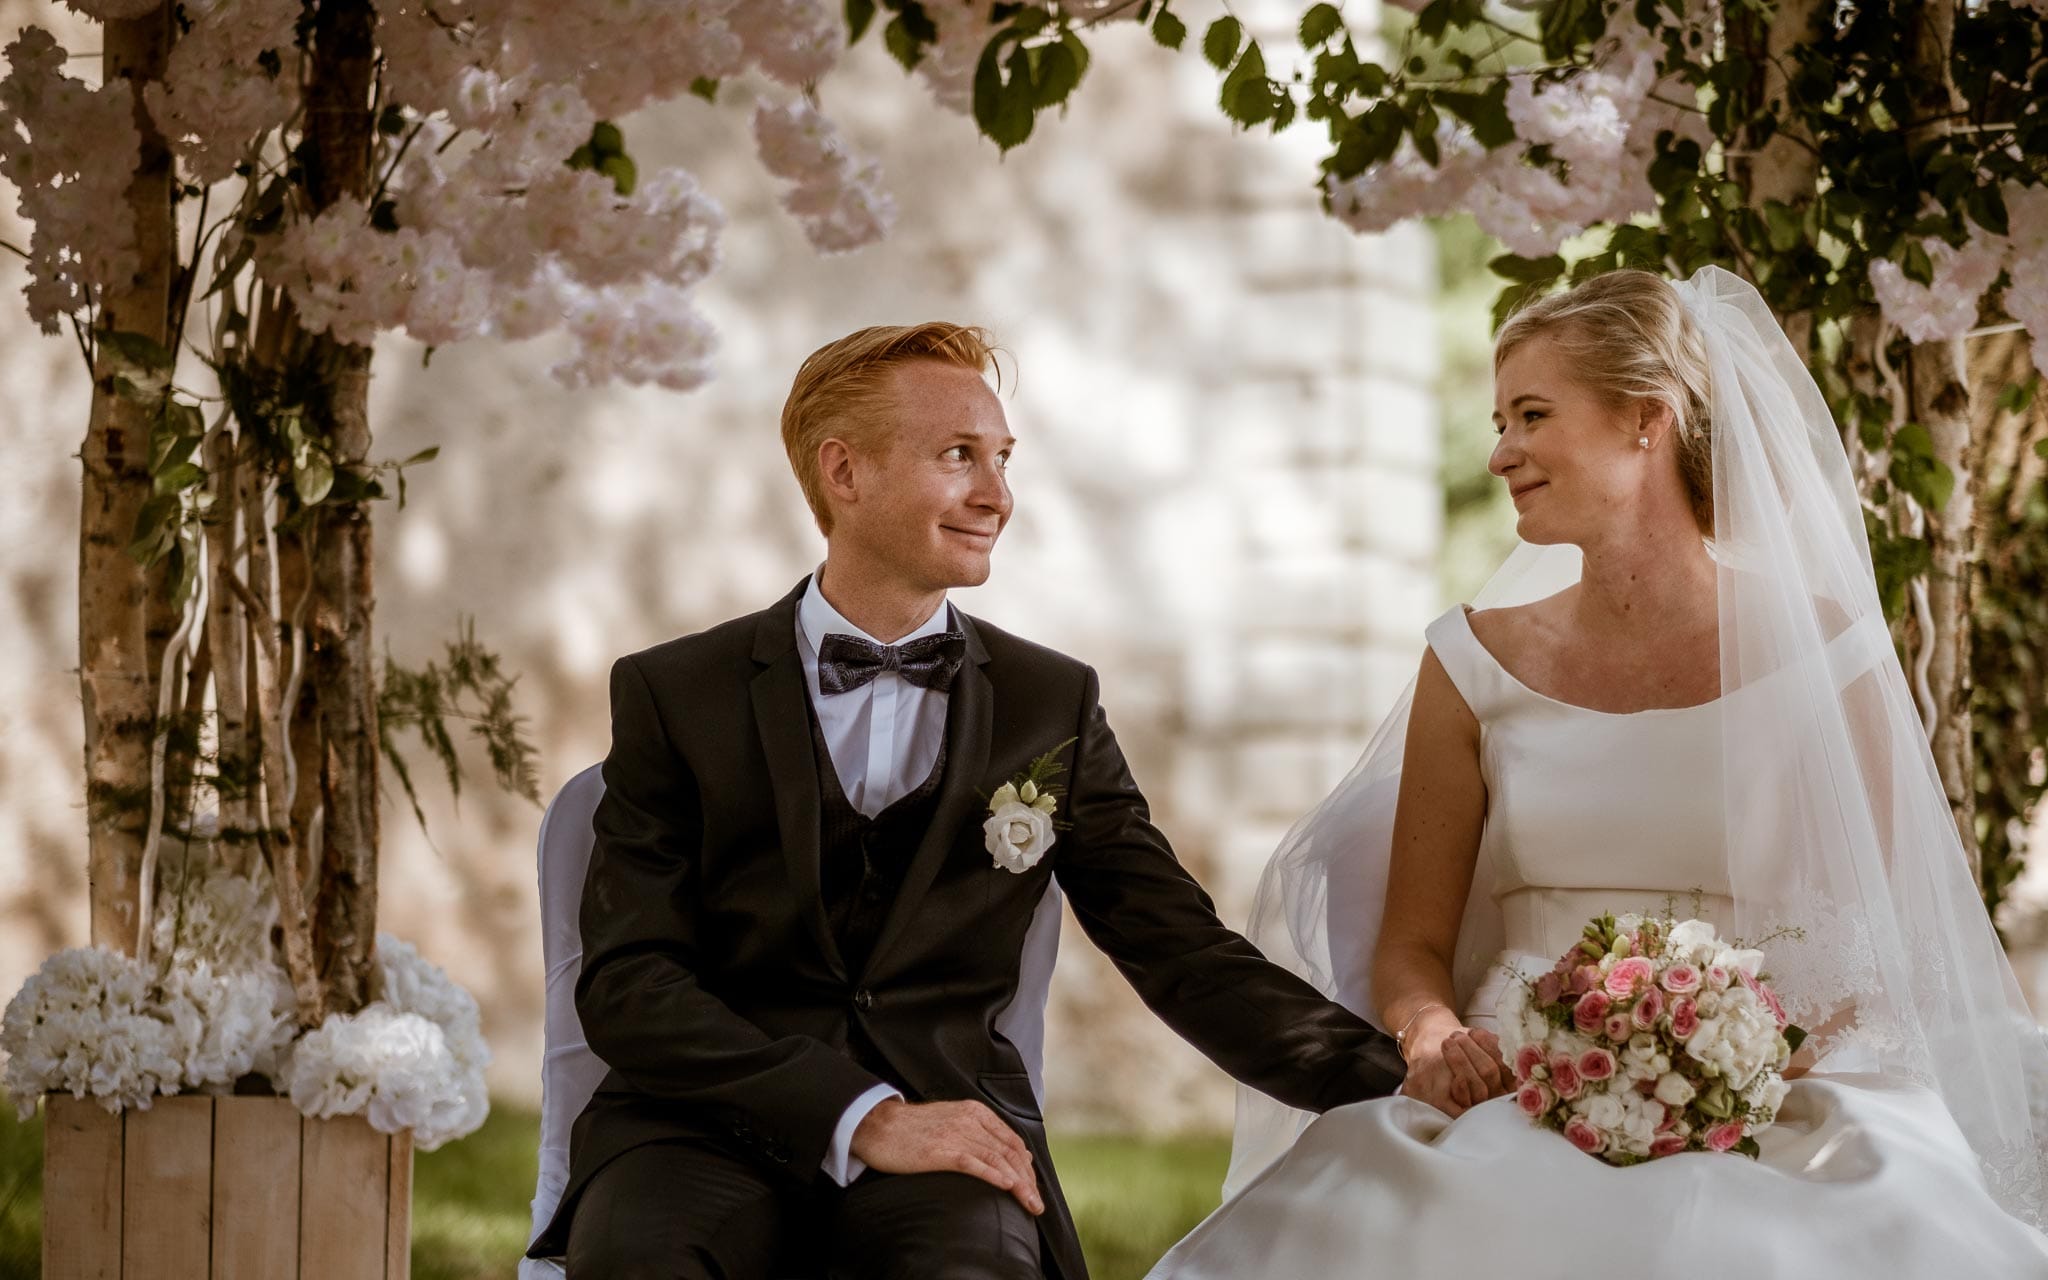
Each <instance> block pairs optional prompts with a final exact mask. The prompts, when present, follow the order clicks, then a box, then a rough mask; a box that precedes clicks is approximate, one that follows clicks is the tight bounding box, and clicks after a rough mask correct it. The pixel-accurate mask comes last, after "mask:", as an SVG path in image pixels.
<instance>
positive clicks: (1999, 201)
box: [1968, 182, 2012, 236]
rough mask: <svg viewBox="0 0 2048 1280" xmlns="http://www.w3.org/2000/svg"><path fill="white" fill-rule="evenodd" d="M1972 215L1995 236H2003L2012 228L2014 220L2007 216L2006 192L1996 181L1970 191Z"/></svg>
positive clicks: (1978, 223) (1979, 224)
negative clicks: (1999, 187)
mask: <svg viewBox="0 0 2048 1280" xmlns="http://www.w3.org/2000/svg"><path fill="white" fill-rule="evenodd" d="M1968 203H1969V209H1970V217H1971V218H1972V219H1973V220H1975V221H1976V223H1977V225H1978V226H1980V227H1982V228H1984V229H1985V230H1986V231H1989V232H1990V233H1991V234H1992V235H1994V236H2002V235H2005V234H2007V233H2008V232H2010V231H2011V230H2012V220H2011V219H2010V218H2008V217H2007V216H2006V211H2005V193H2004V192H2002V191H2000V190H1999V189H1998V184H1997V183H1995V182H1987V183H1984V184H1982V185H1980V186H1978V187H1976V188H1975V189H1974V190H1972V191H1971V192H1970V196H1969V201H1968Z"/></svg>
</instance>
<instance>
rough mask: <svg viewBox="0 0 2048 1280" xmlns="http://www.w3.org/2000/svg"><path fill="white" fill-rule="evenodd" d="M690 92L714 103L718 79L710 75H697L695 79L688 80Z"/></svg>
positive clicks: (716, 97) (716, 98)
mask: <svg viewBox="0 0 2048 1280" xmlns="http://www.w3.org/2000/svg"><path fill="white" fill-rule="evenodd" d="M690 92H691V93H693V94H695V95H696V96H698V97H700V98H702V99H704V101H706V102H710V103H716V102H717V101H718V81H716V80H714V79H712V78H711V77H710V76H698V77H697V78H696V79H695V80H692V81H690Z"/></svg>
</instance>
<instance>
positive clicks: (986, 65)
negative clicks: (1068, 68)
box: [974, 38, 1032, 151]
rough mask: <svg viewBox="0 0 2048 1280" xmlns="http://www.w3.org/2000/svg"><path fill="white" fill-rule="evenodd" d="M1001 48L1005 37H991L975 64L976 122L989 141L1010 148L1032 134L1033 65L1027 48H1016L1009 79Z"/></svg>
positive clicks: (1000, 146)
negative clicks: (1006, 78) (1026, 50)
mask: <svg viewBox="0 0 2048 1280" xmlns="http://www.w3.org/2000/svg"><path fill="white" fill-rule="evenodd" d="M1002 52H1003V41H1002V40H1001V39H1000V38H998V39H995V40H992V41H990V42H989V45H988V47H987V48H986V49H983V50H982V51H981V61H980V62H978V63H976V64H975V68H974V122H975V124H977V125H979V126H980V127H981V131H982V132H983V133H984V134H986V135H988V138H989V141H991V142H993V143H995V144H996V146H997V147H999V148H1001V149H1002V150H1004V151H1008V150H1009V149H1010V148H1012V147H1015V146H1019V145H1021V144H1022V143H1023V142H1024V140H1025V139H1026V138H1029V137H1030V136H1031V118H1032V117H1031V65H1030V59H1029V57H1028V56H1027V55H1026V54H1025V52H1024V50H1023V49H1021V48H1019V49H1017V50H1016V51H1015V53H1014V55H1013V56H1012V58H1011V61H1010V78H1009V79H1008V80H1007V81H1006V80H1005V79H1004V78H1003V64H1002ZM1020 72H1021V73H1022V75H1021V77H1020V75H1019V73H1020Z"/></svg>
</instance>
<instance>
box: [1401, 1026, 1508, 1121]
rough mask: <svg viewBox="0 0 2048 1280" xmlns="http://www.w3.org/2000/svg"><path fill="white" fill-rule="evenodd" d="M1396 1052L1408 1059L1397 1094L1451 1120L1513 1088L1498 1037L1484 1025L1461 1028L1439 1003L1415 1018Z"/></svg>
mask: <svg viewBox="0 0 2048 1280" xmlns="http://www.w3.org/2000/svg"><path fill="white" fill-rule="evenodd" d="M1402 1055H1403V1056H1404V1057H1406V1058H1407V1060H1408V1079H1407V1080H1406V1081H1405V1082H1404V1083H1403V1084H1402V1085H1401V1092H1402V1093H1403V1094H1405V1095H1406V1096H1408V1097H1410V1098H1419V1099H1421V1100H1422V1101H1424V1102H1427V1103H1428V1104H1429V1105H1430V1106H1432V1107H1435V1108H1436V1109H1437V1110H1439V1111H1442V1112H1443V1113H1444V1114H1446V1115H1449V1116H1451V1117H1453V1118H1455V1117H1457V1116H1460V1115H1463V1114H1464V1113H1465V1111H1466V1109H1467V1108H1469V1107H1476V1106H1478V1105H1479V1104H1480V1103H1482V1102H1485V1101H1486V1100H1487V1099H1488V1098H1498V1097H1501V1096H1502V1095H1504V1094H1507V1093H1511V1092H1513V1091H1514V1090H1513V1086H1514V1077H1513V1075H1512V1074H1511V1073H1510V1072H1509V1071H1508V1068H1507V1064H1506V1063H1505V1062H1503V1061H1502V1060H1501V1056H1500V1039H1499V1037H1497V1036H1495V1035H1494V1034H1493V1032H1491V1031H1487V1030H1485V1029H1484V1028H1478V1027H1467V1026H1466V1025H1465V1024H1464V1023H1462V1022H1460V1021H1459V1020H1458V1015H1457V1014H1455V1013H1453V1012H1451V1011H1450V1010H1449V1009H1447V1008H1444V1007H1442V1006H1441V1005H1439V1006H1437V1007H1436V1008H1433V1009H1429V1010H1426V1011H1425V1012H1424V1013H1423V1014H1422V1015H1421V1016H1420V1017H1418V1018H1417V1019H1416V1020H1415V1025H1414V1026H1413V1027H1412V1028H1410V1029H1409V1032H1408V1035H1407V1038H1406V1043H1405V1044H1404V1045H1403V1046H1402Z"/></svg>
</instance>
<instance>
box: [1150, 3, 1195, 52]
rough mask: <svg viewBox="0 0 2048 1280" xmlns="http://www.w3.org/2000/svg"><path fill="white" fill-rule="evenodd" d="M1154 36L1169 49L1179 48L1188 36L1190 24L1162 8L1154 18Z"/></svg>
mask: <svg viewBox="0 0 2048 1280" xmlns="http://www.w3.org/2000/svg"><path fill="white" fill-rule="evenodd" d="M1152 38H1153V39H1154V40H1157V41H1158V42H1159V43H1160V44H1162V45H1164V46H1166V47H1167V48H1169V49H1178V48H1180V47H1181V45H1182V43H1184V42H1185V41H1186V40H1187V38H1188V24H1187V23H1185V22H1182V21H1181V20H1180V19H1179V18H1178V17H1176V16H1175V15H1173V14H1172V13H1169V12H1168V11H1167V10H1165V9H1161V10H1160V11H1159V16H1158V17H1156V18H1154V19H1152Z"/></svg>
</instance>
